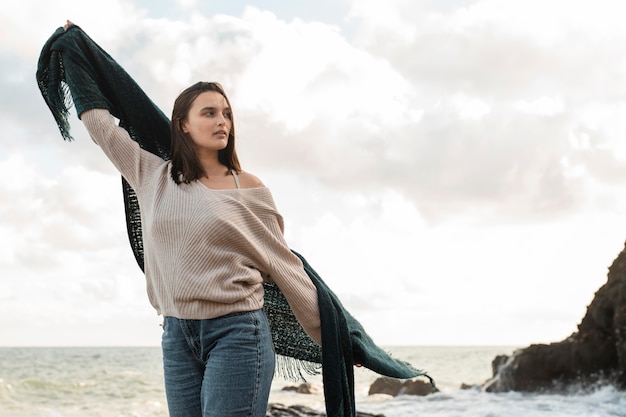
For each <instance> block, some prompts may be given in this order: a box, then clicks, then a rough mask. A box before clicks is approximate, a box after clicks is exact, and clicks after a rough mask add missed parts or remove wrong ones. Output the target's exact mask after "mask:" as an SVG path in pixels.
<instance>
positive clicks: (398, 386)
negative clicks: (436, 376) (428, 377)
mask: <svg viewBox="0 0 626 417" xmlns="http://www.w3.org/2000/svg"><path fill="white" fill-rule="evenodd" d="M437 391H438V390H437V389H436V388H434V389H433V387H432V385H431V384H430V382H425V381H422V380H421V379H411V380H407V381H403V380H400V379H394V378H378V379H376V380H375V381H374V382H373V383H372V384H371V385H370V389H369V391H368V395H374V394H387V395H391V396H393V397H395V396H398V395H428V394H432V393H433V392H437Z"/></svg>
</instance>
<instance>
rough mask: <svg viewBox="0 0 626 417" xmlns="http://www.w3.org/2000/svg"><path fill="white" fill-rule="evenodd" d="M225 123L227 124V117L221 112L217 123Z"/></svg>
mask: <svg viewBox="0 0 626 417" xmlns="http://www.w3.org/2000/svg"><path fill="white" fill-rule="evenodd" d="M225 124H226V118H225V117H224V115H223V114H220V115H219V116H217V125H218V126H224V125H225Z"/></svg>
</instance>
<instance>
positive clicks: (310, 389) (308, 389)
mask: <svg viewBox="0 0 626 417" xmlns="http://www.w3.org/2000/svg"><path fill="white" fill-rule="evenodd" d="M282 390H283V391H294V392H297V393H298V394H317V393H319V392H320V389H319V388H318V387H316V386H315V385H313V384H310V383H308V382H307V383H304V384H300V385H298V386H297V387H296V386H286V387H283V389H282Z"/></svg>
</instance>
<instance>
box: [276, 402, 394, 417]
mask: <svg viewBox="0 0 626 417" xmlns="http://www.w3.org/2000/svg"><path fill="white" fill-rule="evenodd" d="M356 415H357V417H385V416H384V415H383V414H370V413H363V412H360V411H357V413H356ZM265 416H266V417H326V413H323V412H320V411H317V410H314V409H312V408H309V407H306V406H303V405H291V406H285V405H282V404H270V405H269V406H268V407H267V413H266V414H265Z"/></svg>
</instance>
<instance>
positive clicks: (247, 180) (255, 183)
mask: <svg viewBox="0 0 626 417" xmlns="http://www.w3.org/2000/svg"><path fill="white" fill-rule="evenodd" d="M238 176H239V183H240V184H241V188H257V187H265V185H264V184H263V182H262V181H261V180H260V179H259V178H258V177H256V176H255V175H252V174H250V173H249V172H246V171H241V172H240V173H239V174H238Z"/></svg>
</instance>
